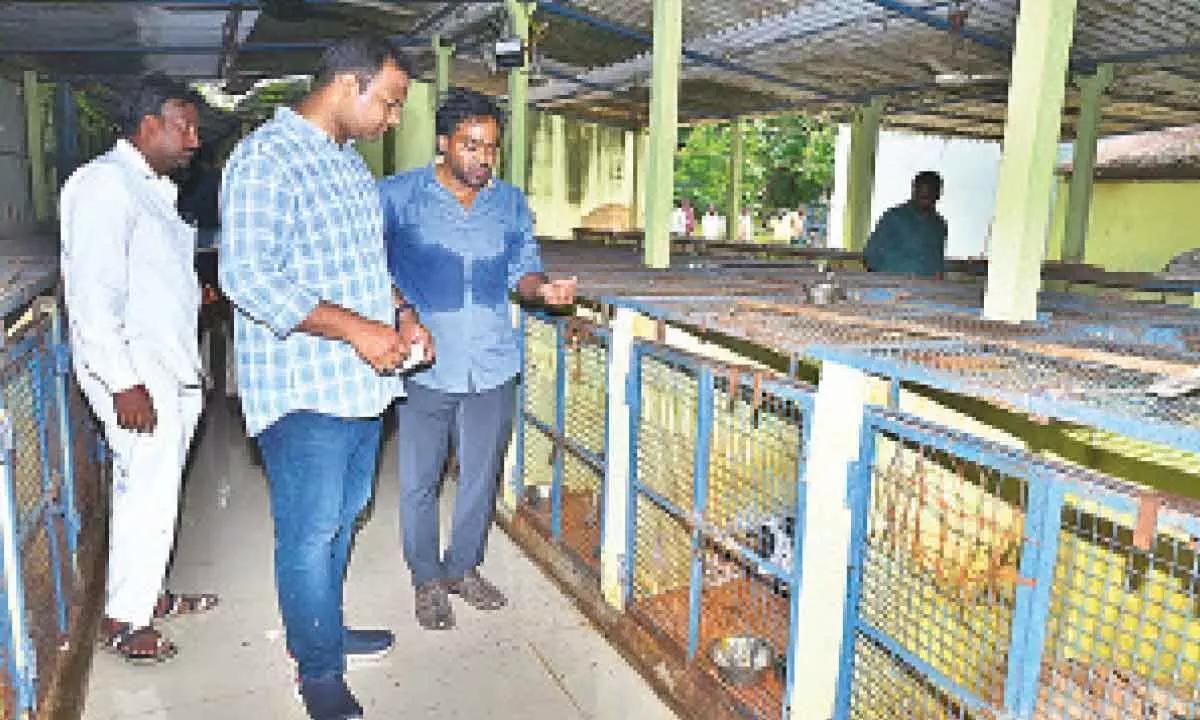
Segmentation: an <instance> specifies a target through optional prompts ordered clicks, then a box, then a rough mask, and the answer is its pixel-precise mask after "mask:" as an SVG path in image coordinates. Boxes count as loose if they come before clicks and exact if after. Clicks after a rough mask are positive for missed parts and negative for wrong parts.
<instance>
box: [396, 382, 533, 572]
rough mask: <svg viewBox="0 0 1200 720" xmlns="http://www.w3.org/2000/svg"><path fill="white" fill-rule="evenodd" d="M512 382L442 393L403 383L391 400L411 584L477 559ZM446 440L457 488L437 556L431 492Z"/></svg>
mask: <svg viewBox="0 0 1200 720" xmlns="http://www.w3.org/2000/svg"><path fill="white" fill-rule="evenodd" d="M516 388H517V380H516V378H514V379H512V380H509V381H508V382H506V383H504V384H503V385H501V386H500V387H497V388H493V389H491V390H485V391H482V392H475V393H447V392H441V391H438V390H431V389H429V388H425V387H421V386H420V385H417V384H416V383H408V386H407V388H406V390H407V393H408V398H407V399H406V400H401V401H400V402H399V403H398V404H397V405H396V419H397V424H398V426H399V427H398V428H397V434H396V440H397V444H398V445H399V454H400V534H401V536H402V539H403V542H404V560H405V561H406V562H407V563H408V568H409V570H410V571H411V572H412V579H413V584H414V585H416V586H420V585H423V584H425V583H427V582H430V581H432V580H442V579H445V580H456V579H458V578H461V577H462V576H463V575H464V574H466V573H467V572H469V571H470V570H473V569H475V568H476V567H478V566H479V564H480V563H481V562H483V553H484V549H485V547H486V545H487V535H488V530H489V528H490V527H491V524H492V519H493V515H494V512H495V507H496V491H497V488H498V485H499V481H500V471H501V466H502V463H503V457H504V450H505V448H506V446H507V444H508V440H509V437H510V435H511V434H512V426H513V417H514V415H515V414H516ZM451 440H453V442H454V449H455V453H456V455H457V458H458V467H459V473H458V493H457V495H456V496H455V499H454V520H453V523H452V525H451V529H450V532H451V535H450V543H449V546H448V547H447V548H446V552H445V554H444V555H443V554H442V553H441V551H440V550H441V544H440V542H441V541H440V532H439V522H438V496H439V494H440V491H441V480H442V471H443V469H444V468H445V465H446V457H447V451H448V449H449V442H450V441H451Z"/></svg>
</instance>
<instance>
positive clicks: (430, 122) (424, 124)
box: [395, 82, 437, 172]
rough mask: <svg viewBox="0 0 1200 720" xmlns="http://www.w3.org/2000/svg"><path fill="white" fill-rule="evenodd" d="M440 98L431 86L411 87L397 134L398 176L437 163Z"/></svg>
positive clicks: (420, 83) (419, 83) (420, 84)
mask: <svg viewBox="0 0 1200 720" xmlns="http://www.w3.org/2000/svg"><path fill="white" fill-rule="evenodd" d="M436 97H437V91H436V88H435V87H434V86H433V85H431V84H429V83H427V82H414V83H410V84H409V86H408V100H407V101H405V103H404V109H403V110H401V111H400V127H399V128H397V133H396V162H395V167H396V171H397V172H403V171H405V170H412V169H413V168H419V167H423V166H425V165H428V164H429V163H430V162H432V161H433V156H434V154H435V153H436V143H437V136H436V128H435V126H434V109H435V105H436V101H435V99H434V98H436Z"/></svg>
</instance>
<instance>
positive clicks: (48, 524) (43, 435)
mask: <svg viewBox="0 0 1200 720" xmlns="http://www.w3.org/2000/svg"><path fill="white" fill-rule="evenodd" d="M22 287H23V289H26V290H33V291H35V292H40V291H43V290H45V289H46V282H45V281H42V280H37V281H36V282H34V281H33V279H32V278H31V281H30V282H28V283H25V284H24V285H23V286H22ZM5 316H6V317H8V318H10V319H15V322H13V323H12V324H11V325H10V326H7V327H6V328H5V335H4V346H3V348H2V349H0V436H2V438H0V440H2V442H0V546H2V548H3V553H2V557H0V563H2V564H3V570H4V578H5V582H4V587H3V597H2V598H0V601H2V603H0V654H2V655H3V659H4V667H3V676H2V677H0V705H2V706H3V707H2V709H0V716H3V717H16V716H20V715H22V714H24V713H29V714H31V715H36V714H37V712H38V709H39V707H40V704H41V702H42V701H43V700H44V699H45V698H44V693H45V690H46V689H47V688H48V687H49V686H50V684H51V683H52V682H53V680H54V673H55V672H56V670H57V665H58V654H59V652H60V649H61V648H62V647H64V646H65V644H64V642H63V641H64V639H65V638H66V637H68V636H69V635H70V634H71V632H72V630H73V628H72V626H71V622H72V620H73V617H72V613H71V609H72V607H74V606H75V605H76V604H77V603H78V602H79V599H80V598H79V594H80V593H81V592H83V588H82V585H81V583H82V582H83V580H84V576H85V573H84V572H82V571H81V569H80V559H81V557H80V553H81V552H82V549H81V545H80V538H81V534H82V532H83V517H84V516H85V515H88V516H90V515H91V514H92V513H94V512H95V511H96V509H97V508H96V507H95V505H96V504H98V503H102V502H103V500H102V499H101V493H103V492H104V490H103V488H102V487H100V485H101V483H100V482H99V481H98V479H97V478H98V477H99V475H100V467H101V464H102V463H103V458H102V453H101V452H100V451H99V448H102V447H103V445H102V443H99V442H98V438H97V437H96V431H95V429H94V427H93V426H92V425H91V421H90V416H89V415H88V414H87V412H86V410H85V408H84V406H83V404H82V400H81V399H80V398H79V397H78V396H77V395H75V394H74V393H73V390H74V387H73V385H72V384H71V382H70V380H69V376H68V373H69V358H68V352H67V344H66V327H65V323H64V322H63V321H62V311H61V307H60V305H59V304H58V303H57V301H56V300H55V299H54V298H53V297H47V296H41V297H37V296H33V295H23V296H21V297H14V296H12V295H10V296H9V297H7V298H5ZM80 441H81V442H83V443H87V444H88V445H92V446H94V447H96V448H97V449H98V450H97V452H95V453H92V452H83V453H79V452H77V451H78V450H79V449H80V448H79V447H77V446H76V442H80ZM85 449H86V447H85ZM81 503H83V505H82V506H81ZM93 550H94V549H93Z"/></svg>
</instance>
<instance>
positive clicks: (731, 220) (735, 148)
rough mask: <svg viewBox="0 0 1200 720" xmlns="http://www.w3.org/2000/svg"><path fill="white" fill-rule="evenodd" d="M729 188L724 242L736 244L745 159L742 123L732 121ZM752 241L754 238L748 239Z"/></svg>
mask: <svg viewBox="0 0 1200 720" xmlns="http://www.w3.org/2000/svg"><path fill="white" fill-rule="evenodd" d="M729 133H730V135H729V187H728V188H726V201H725V242H737V240H738V226H739V225H741V223H740V222H739V221H740V220H741V215H742V165H743V161H744V159H745V153H744V151H743V142H742V121H741V120H740V119H736V118H735V119H734V121H733V124H732V126H731V127H730V129H729ZM750 239H751V240H753V239H754V238H750Z"/></svg>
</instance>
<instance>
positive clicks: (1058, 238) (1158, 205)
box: [1046, 178, 1200, 272]
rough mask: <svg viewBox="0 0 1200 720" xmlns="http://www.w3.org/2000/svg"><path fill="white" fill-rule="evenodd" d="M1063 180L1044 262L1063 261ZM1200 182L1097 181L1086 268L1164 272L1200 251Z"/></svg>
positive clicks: (1065, 189) (1064, 204)
mask: <svg viewBox="0 0 1200 720" xmlns="http://www.w3.org/2000/svg"><path fill="white" fill-rule="evenodd" d="M1067 183H1068V181H1067V179H1066V178H1061V179H1060V180H1059V181H1058V185H1057V192H1056V195H1055V203H1054V213H1053V215H1052V218H1051V229H1050V235H1049V239H1048V241H1047V247H1046V258H1047V259H1048V260H1058V259H1061V257H1062V242H1063V235H1064V234H1065V232H1066V215H1067V194H1068V189H1067ZM1197 227H1200V181H1195V180H1193V181H1186V180H1171V181H1166V180H1163V181H1146V180H1137V181H1135V180H1097V181H1096V184H1095V186H1094V191H1093V195H1092V207H1091V213H1090V217H1089V219H1088V235H1087V244H1086V246H1085V251H1084V262H1085V263H1088V264H1091V265H1099V266H1100V267H1103V268H1104V269H1105V270H1111V271H1115V272H1154V271H1159V270H1162V269H1163V267H1164V266H1165V265H1166V264H1167V262H1168V261H1170V259H1171V258H1172V257H1174V256H1175V255H1178V254H1179V253H1181V252H1183V251H1184V250H1190V249H1192V248H1195V247H1198V246H1200V237H1198V236H1197V234H1196V228H1197Z"/></svg>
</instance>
